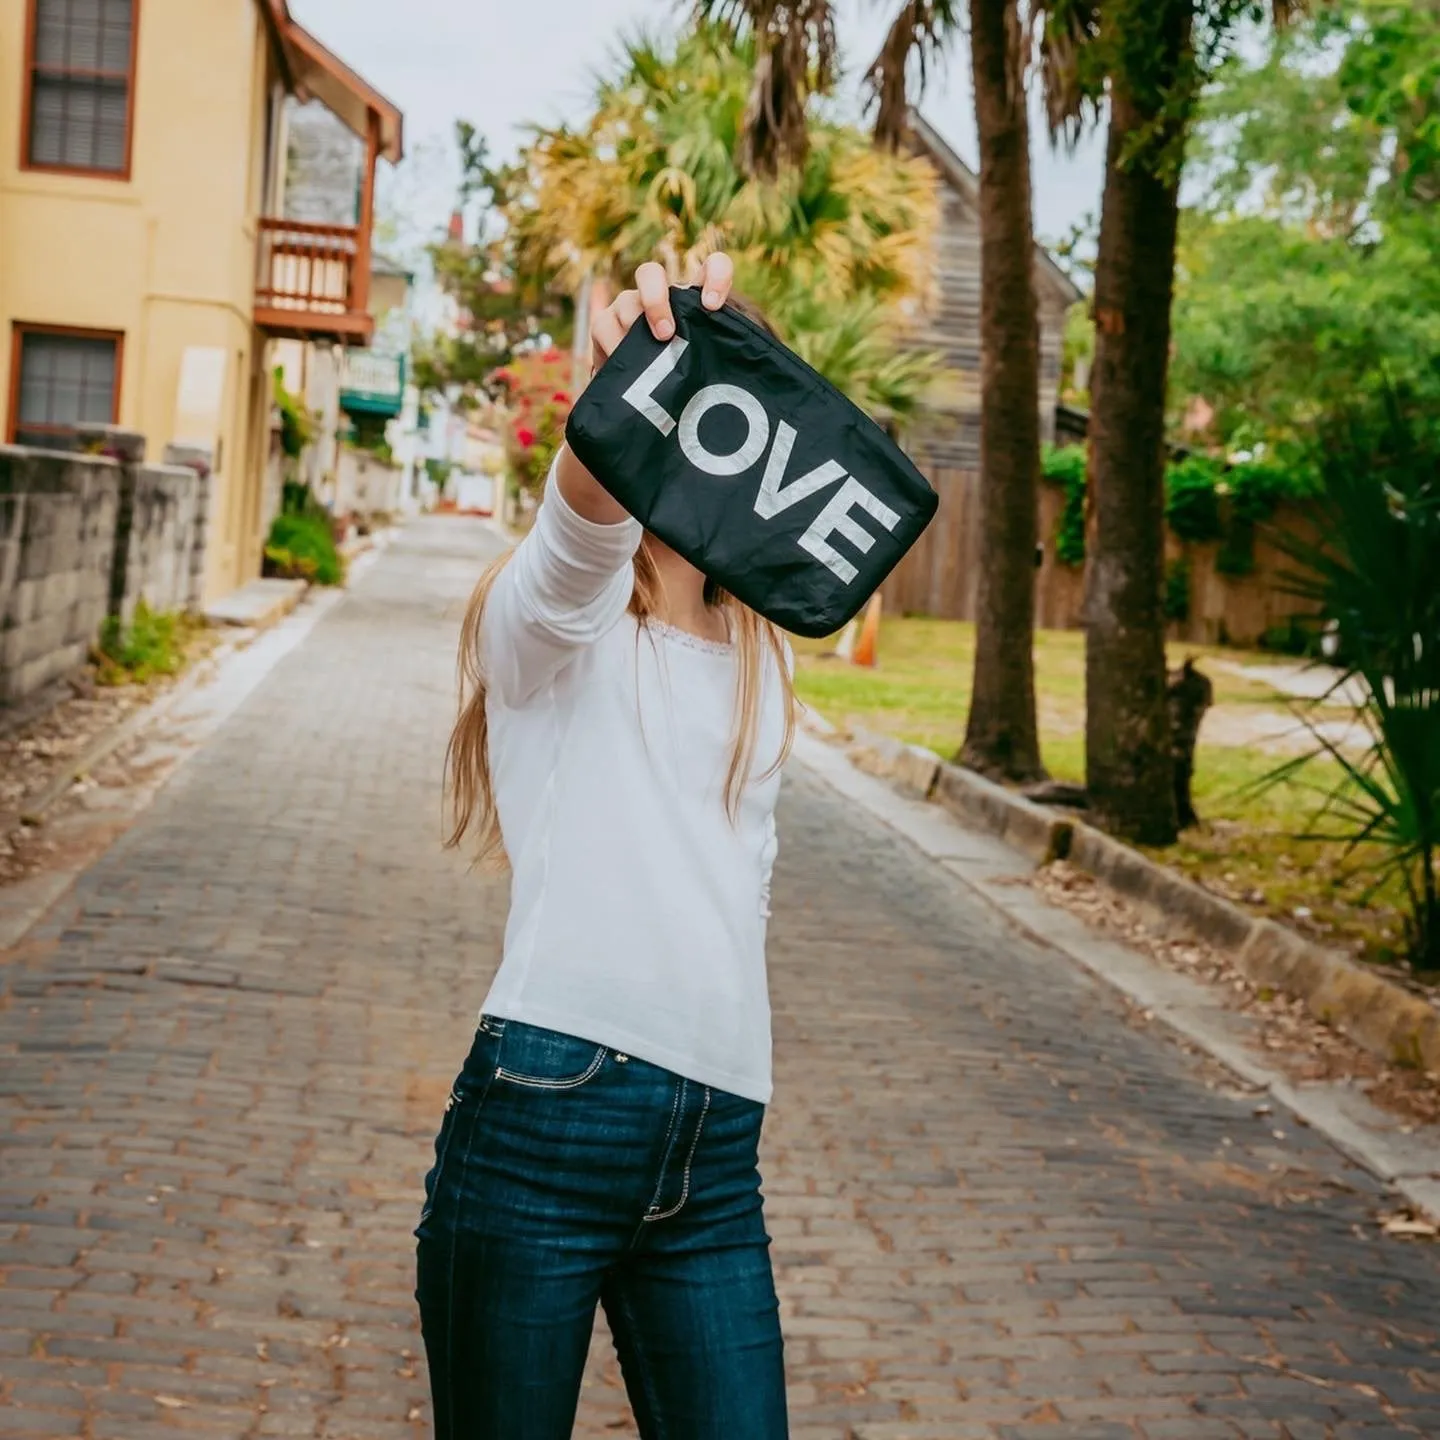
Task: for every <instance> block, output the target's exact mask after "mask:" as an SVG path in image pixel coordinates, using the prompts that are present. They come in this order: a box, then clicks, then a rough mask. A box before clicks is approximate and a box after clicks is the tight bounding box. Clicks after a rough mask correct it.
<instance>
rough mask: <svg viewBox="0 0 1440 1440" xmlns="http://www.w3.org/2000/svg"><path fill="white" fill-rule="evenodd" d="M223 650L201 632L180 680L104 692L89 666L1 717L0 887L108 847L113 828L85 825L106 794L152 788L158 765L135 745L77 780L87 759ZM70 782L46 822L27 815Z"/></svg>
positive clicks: (109, 688)
mask: <svg viewBox="0 0 1440 1440" xmlns="http://www.w3.org/2000/svg"><path fill="white" fill-rule="evenodd" d="M218 643H219V642H218V638H217V637H214V636H212V635H209V634H206V633H204V632H200V633H197V635H196V636H195V637H194V639H193V641H192V643H191V644H190V646H189V647H188V650H189V653H188V655H187V662H188V663H187V665H186V668H185V670H184V671H182V672H181V675H179V676H173V677H168V678H165V679H160V680H155V681H152V682H151V683H149V684H146V685H114V686H107V685H98V684H97V683H96V681H95V672H94V670H93V669H92V668H90V667H87V668H86V669H85V670H84V671H82V672H81V673H80V674H79V675H76V676H75V677H73V678H72V679H71V680H69V681H67V682H66V683H65V684H63V685H61V686H58V687H56V688H55V689H54V690H53V691H52V692H50V694H49V695H48V696H45V697H37V701H36V702H32V703H31V705H29V706H28V707H27V708H26V710H24V711H23V712H17V711H10V712H5V711H3V710H0V816H3V817H4V821H3V822H0V828H5V827H8V828H5V833H4V834H0V885H10V884H13V883H15V882H16V881H17V880H22V879H26V878H28V877H29V876H32V875H35V874H37V873H40V872H41V871H44V870H49V869H53V868H54V867H56V866H58V865H64V864H71V863H74V861H75V860H76V859H77V857H79V856H87V857H88V855H89V854H90V853H91V852H92V851H93V849H94V847H95V846H96V845H97V844H98V845H101V848H103V844H102V841H103V839H104V835H105V834H106V833H108V827H107V826H106V825H105V823H104V822H103V821H101V823H99V824H86V823H85V822H86V820H87V819H90V820H98V819H99V818H100V817H98V816H96V815H95V814H94V812H95V811H97V810H101V811H103V810H105V809H107V808H109V807H108V805H107V803H106V792H108V793H109V794H110V795H112V796H113V795H114V794H115V793H116V792H118V791H122V790H125V789H128V788H131V787H134V786H137V785H141V784H144V783H146V782H147V781H149V780H150V779H151V778H152V775H151V773H150V772H151V771H152V770H153V769H154V766H153V764H142V763H139V762H138V759H137V757H138V753H139V751H138V747H137V746H136V745H135V744H134V743H133V742H127V743H126V744H125V745H123V746H122V747H121V748H120V749H119V750H118V751H116V752H115V753H114V754H113V755H110V756H108V757H106V759H105V760H103V761H101V762H100V764H98V765H97V766H96V767H95V771H94V773H93V774H87V775H80V774H77V773H76V771H77V767H78V765H79V763H80V761H81V759H82V757H83V756H84V755H85V754H86V753H87V752H88V751H89V750H90V749H91V747H92V746H94V745H95V744H96V743H97V742H98V741H99V740H101V739H102V738H103V737H104V736H105V735H107V734H109V733H110V732H111V731H113V730H114V729H115V728H116V727H117V726H119V725H121V724H123V723H124V722H125V721H126V720H128V719H129V718H130V717H131V716H132V715H135V714H136V713H137V712H139V711H140V710H142V709H144V708H145V707H146V706H148V705H151V704H153V703H154V702H155V701H156V700H158V699H159V698H160V697H161V696H162V695H164V694H165V693H166V692H167V691H169V690H171V689H173V688H174V686H175V685H176V684H177V683H179V680H180V679H181V677H182V676H183V675H184V674H187V673H189V672H190V671H191V670H193V668H194V666H195V664H196V663H198V662H200V661H201V660H203V659H204V658H205V657H206V656H207V655H209V654H210V653H211V652H212V651H213V650H214V648H215V646H216V645H217V644H218ZM46 701H48V702H49V703H45V702H46ZM67 776H68V778H70V780H71V782H72V783H71V785H70V788H69V789H68V790H67V791H66V792H65V793H64V794H62V795H61V797H60V798H59V799H58V800H56V801H55V802H54V803H53V805H51V806H50V808H49V809H48V810H47V812H46V813H45V814H44V815H43V816H40V815H32V814H27V813H26V812H27V806H30V805H33V804H34V803H35V801H36V798H37V797H38V796H39V795H40V794H41V793H42V792H43V791H44V790H46V789H47V787H49V786H51V785H53V784H54V783H55V782H57V781H60V780H62V779H64V778H67ZM81 832H84V833H83V838H82V834H81ZM77 847H78V850H77Z"/></svg>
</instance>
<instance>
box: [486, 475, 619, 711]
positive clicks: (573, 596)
mask: <svg viewBox="0 0 1440 1440" xmlns="http://www.w3.org/2000/svg"><path fill="white" fill-rule="evenodd" d="M641 534H642V531H641V527H640V522H639V521H638V520H631V519H627V520H623V521H621V522H620V524H618V525H597V524H596V523H595V522H594V521H592V520H586V519H584V518H583V517H582V516H580V515H578V514H576V512H575V511H574V510H572V509H571V508H570V506H569V505H568V504H567V503H566V501H565V497H564V496H563V495H562V494H561V493H560V486H559V483H558V482H557V480H556V478H555V468H554V466H552V467H551V469H550V475H549V478H548V479H547V480H546V482H545V498H544V500H543V502H542V503H541V505H540V509H539V512H538V514H537V515H536V517H535V524H534V527H533V528H532V529H531V531H530V533H529V534H528V535H527V536H526V537H525V538H524V539H523V540H522V541H521V542H520V544H519V545H518V546H516V548H515V553H514V555H512V556H511V558H510V563H509V564H508V565H506V566H505V568H504V569H503V570H501V572H500V574H499V575H498V576H497V577H496V580H495V584H494V587H493V588H492V589H491V591H490V595H489V598H488V599H487V600H486V602H485V613H484V616H483V617H482V619H481V622H480V663H481V667H482V669H483V671H484V674H485V681H486V684H487V686H488V687H489V688H490V691H491V693H492V694H493V695H494V696H495V697H496V698H497V699H498V700H500V701H501V702H502V703H504V704H506V705H521V704H523V703H524V702H525V701H526V700H528V699H529V698H530V697H531V696H532V695H534V694H535V692H536V691H537V690H539V689H540V688H541V687H542V686H543V685H545V684H546V683H547V682H548V681H549V680H551V679H552V678H553V677H554V675H555V674H556V672H557V671H559V670H560V669H561V668H562V667H563V666H564V665H565V664H566V663H567V661H569V660H570V659H572V658H573V656H574V655H575V654H576V652H577V651H579V650H581V649H583V648H585V647H586V646H588V645H593V644H594V643H595V642H596V641H597V640H599V639H600V637H601V636H602V635H604V634H605V633H606V632H607V631H609V630H610V629H611V628H612V627H613V626H614V625H615V624H616V623H617V622H618V621H619V619H620V617H621V616H622V615H624V613H625V610H626V607H627V606H628V605H629V603H630V595H631V591H632V590H633V589H634V585H635V569H634V559H635V552H636V550H638V549H639V548H640V538H641Z"/></svg>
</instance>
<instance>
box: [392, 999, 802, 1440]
mask: <svg viewBox="0 0 1440 1440" xmlns="http://www.w3.org/2000/svg"><path fill="white" fill-rule="evenodd" d="M763 1115H764V1107H763V1106H762V1105H759V1104H757V1103H756V1102H754V1101H752V1100H743V1099H740V1098H739V1097H738V1096H735V1095H729V1094H726V1093H725V1092H724V1091H720V1090H712V1089H708V1088H707V1087H706V1086H704V1085H697V1084H696V1083H695V1082H694V1081H687V1080H683V1079H681V1078H680V1077H679V1076H678V1075H674V1074H671V1073H670V1072H669V1071H668V1070H662V1069H660V1068H659V1067H658V1066H655V1065H650V1064H647V1063H646V1062H645V1061H643V1060H637V1059H635V1058H634V1057H633V1056H627V1055H623V1054H620V1053H618V1052H616V1051H613V1050H610V1049H608V1048H607V1047H605V1046H603V1045H596V1044H594V1043H593V1042H591V1041H588V1040H577V1039H575V1038H574V1037H573V1036H569V1035H561V1034H558V1033H556V1032H555V1031H552V1030H542V1029H539V1028H537V1027H535V1026H533V1025H522V1024H520V1023H519V1022H517V1021H514V1020H501V1019H496V1018H493V1017H490V1016H486V1017H484V1018H483V1019H482V1020H481V1024H480V1029H479V1030H478V1032H477V1033H476V1036H475V1043H474V1046H473V1047H472V1049H471V1051H470V1056H469V1058H468V1059H467V1060H466V1062H465V1068H464V1069H463V1070H462V1071H461V1073H460V1078H459V1079H458V1080H457V1081H456V1082H455V1088H454V1090H453V1092H452V1093H451V1097H450V1103H449V1105H448V1106H447V1108H446V1112H445V1118H444V1121H443V1122H442V1124H441V1126H440V1133H439V1135H438V1136H437V1137H436V1141H435V1166H434V1168H433V1169H432V1170H431V1172H430V1174H429V1176H428V1177H427V1178H426V1181H425V1206H424V1209H423V1210H422V1212H421V1216H420V1224H419V1227H418V1229H417V1230H416V1232H415V1233H416V1236H417V1238H418V1241H419V1255H418V1284H417V1289H416V1298H417V1299H418V1300H419V1302H420V1320H421V1326H422V1329H423V1331H424V1336H425V1350H426V1355H427V1357H428V1360H429V1365H430V1385H431V1390H432V1393H433V1395H434V1401H435V1433H436V1436H437V1440H568V1437H569V1435H570V1432H571V1428H572V1426H573V1425H574V1421H575V1410H576V1404H577V1402H578V1399H579V1395H580V1383H581V1379H582V1376H583V1373H584V1369H585V1358H586V1354H587V1351H588V1349H589V1344H590V1336H591V1331H592V1329H593V1326H594V1321H595V1307H596V1305H597V1304H600V1305H603V1306H604V1307H605V1317H606V1320H607V1321H608V1322H609V1325H610V1330H611V1333H612V1334H613V1336H614V1338H615V1348H616V1350H617V1351H618V1352H619V1356H620V1365H621V1369H622V1371H623V1373H624V1376H625V1387H626V1390H627V1391H628V1392H629V1396H630V1403H631V1407H632V1408H633V1409H634V1411H635V1417H636V1420H637V1422H638V1424H639V1427H640V1434H641V1436H642V1437H643V1440H784V1437H785V1435H786V1434H787V1425H786V1416H785V1371H784V1362H783V1357H782V1352H781V1341H780V1322H779V1309H778V1306H777V1304H776V1299H775V1284H774V1280H773V1277H772V1275H771V1270H770V1252H769V1244H770V1241H769V1237H768V1236H767V1235H766V1233H765V1226H764V1220H763V1217H762V1215H761V1198H760V1175H759V1171H758V1169H757V1168H756V1155H757V1149H758V1146H759V1140H760V1123H761V1119H762V1117H763Z"/></svg>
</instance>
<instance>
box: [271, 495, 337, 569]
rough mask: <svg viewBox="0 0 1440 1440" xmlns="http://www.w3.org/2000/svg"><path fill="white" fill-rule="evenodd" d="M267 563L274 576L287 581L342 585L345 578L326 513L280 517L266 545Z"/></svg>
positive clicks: (286, 514)
mask: <svg viewBox="0 0 1440 1440" xmlns="http://www.w3.org/2000/svg"><path fill="white" fill-rule="evenodd" d="M265 561H266V568H267V570H268V571H269V573H270V574H272V575H278V576H280V577H281V578H282V579H285V580H309V581H311V582H312V583H313V584H316V585H339V584H342V583H343V582H344V579H345V563H344V561H343V560H342V559H341V557H340V552H339V551H338V550H337V549H336V548H335V535H334V532H333V531H332V530H331V528H330V517H329V516H328V515H326V514H325V513H324V512H323V511H321V512H320V513H319V514H315V513H313V512H309V513H301V514H296V513H293V512H285V511H282V512H281V513H280V514H279V515H277V516H276V517H275V520H274V523H273V524H272V525H271V526H270V535H269V538H268V539H267V540H266V542H265Z"/></svg>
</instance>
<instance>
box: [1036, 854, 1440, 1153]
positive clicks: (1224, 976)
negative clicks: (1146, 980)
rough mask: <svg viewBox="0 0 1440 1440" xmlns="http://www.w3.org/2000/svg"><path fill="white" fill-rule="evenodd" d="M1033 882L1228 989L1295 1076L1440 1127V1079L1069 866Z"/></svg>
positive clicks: (1100, 927) (1090, 918) (1108, 928)
mask: <svg viewBox="0 0 1440 1440" xmlns="http://www.w3.org/2000/svg"><path fill="white" fill-rule="evenodd" d="M1031 883H1032V884H1033V886H1034V887H1035V889H1036V890H1038V891H1039V892H1040V894H1042V895H1043V896H1044V897H1045V898H1046V899H1047V900H1049V901H1050V902H1051V903H1052V904H1055V905H1059V906H1061V907H1062V908H1064V909H1066V910H1068V911H1070V912H1071V914H1073V915H1075V916H1077V917H1078V918H1079V919H1081V920H1083V921H1085V923H1086V924H1087V925H1089V926H1090V927H1091V928H1092V929H1095V930H1097V931H1099V932H1100V933H1101V934H1104V935H1107V936H1110V937H1112V938H1113V939H1116V940H1120V941H1123V942H1124V943H1125V944H1127V945H1129V946H1131V947H1132V948H1133V949H1136V950H1139V951H1140V952H1141V953H1142V954H1145V955H1148V956H1150V957H1151V959H1153V960H1157V961H1159V962H1160V963H1161V964H1163V965H1168V966H1169V967H1170V968H1171V969H1173V970H1178V971H1180V972H1182V973H1183V974H1186V975H1189V976H1191V977H1193V978H1194V979H1196V980H1200V981H1203V982H1205V983H1206V984H1208V985H1210V986H1213V987H1214V988H1215V989H1217V990H1219V991H1221V992H1223V994H1224V995H1225V999H1226V1003H1227V1005H1228V1006H1229V1007H1230V1008H1232V1009H1235V1010H1239V1011H1241V1012H1243V1013H1244V1014H1246V1015H1249V1016H1250V1017H1251V1018H1252V1019H1254V1020H1255V1021H1256V1023H1257V1026H1258V1033H1259V1041H1260V1044H1261V1045H1262V1046H1263V1047H1264V1049H1265V1052H1266V1055H1267V1057H1268V1059H1269V1060H1270V1061H1271V1062H1272V1063H1273V1064H1275V1065H1276V1066H1278V1067H1279V1068H1280V1069H1281V1070H1283V1071H1284V1072H1285V1073H1286V1074H1287V1075H1288V1076H1289V1077H1290V1078H1291V1079H1293V1080H1297V1081H1306V1080H1311V1081H1314V1080H1331V1081H1349V1082H1352V1083H1353V1084H1355V1085H1356V1086H1357V1087H1358V1088H1360V1089H1361V1090H1363V1092H1364V1093H1365V1094H1366V1095H1367V1096H1368V1097H1369V1098H1370V1100H1371V1101H1372V1102H1374V1103H1375V1104H1376V1105H1378V1106H1380V1107H1382V1108H1383V1109H1386V1110H1388V1111H1390V1112H1391V1113H1392V1114H1396V1115H1400V1116H1402V1117H1404V1119H1405V1120H1406V1121H1407V1122H1411V1123H1413V1124H1420V1125H1429V1124H1437V1123H1440V1075H1436V1074H1433V1073H1429V1072H1420V1071H1414V1070H1404V1069H1397V1068H1396V1067H1394V1066H1391V1065H1387V1064H1386V1063H1385V1061H1383V1060H1382V1059H1380V1058H1379V1057H1378V1056H1376V1055H1372V1054H1371V1053H1370V1052H1369V1051H1368V1050H1365V1049H1363V1048H1362V1047H1361V1046H1359V1045H1357V1044H1356V1043H1355V1042H1354V1041H1353V1040H1350V1039H1349V1038H1348V1037H1346V1036H1344V1035H1342V1034H1340V1032H1339V1031H1337V1030H1333V1029H1331V1028H1330V1027H1329V1026H1328V1025H1326V1024H1324V1023H1323V1022H1322V1021H1320V1020H1318V1019H1316V1018H1315V1017H1314V1016H1313V1015H1311V1013H1310V1012H1309V1011H1308V1010H1307V1009H1306V1008H1305V1005H1304V1003H1303V1002H1302V1001H1299V1000H1293V999H1291V998H1289V997H1288V996H1284V995H1279V994H1277V993H1275V992H1274V991H1272V990H1269V989H1266V988H1265V987H1262V986H1257V985H1256V984H1255V983H1254V982H1253V981H1251V980H1250V979H1249V978H1248V977H1247V976H1245V975H1244V974H1242V973H1241V971H1240V970H1239V969H1238V968H1237V967H1236V966H1235V965H1234V964H1233V963H1232V962H1231V961H1230V960H1229V959H1228V958H1227V957H1226V956H1225V955H1224V954H1222V953H1221V952H1220V951H1218V950H1216V949H1214V948H1213V947H1212V946H1209V945H1202V944H1198V943H1196V942H1193V941H1186V940H1171V939H1166V938H1164V937H1163V936H1160V935H1157V934H1156V933H1155V932H1154V931H1153V930H1151V929H1150V928H1149V927H1148V926H1146V924H1145V923H1144V921H1143V920H1142V919H1141V918H1140V915H1139V913H1138V912H1137V911H1136V910H1135V908H1134V907H1133V906H1131V905H1130V904H1128V903H1127V902H1126V901H1124V900H1122V899H1121V898H1120V897H1118V896H1116V895H1115V894H1113V893H1112V892H1111V891H1109V890H1107V889H1105V888H1104V887H1103V886H1101V885H1099V884H1098V883H1097V882H1096V881H1095V880H1094V879H1093V878H1092V877H1091V876H1089V875H1086V874H1084V873H1083V872H1082V871H1079V870H1076V869H1075V868H1074V867H1073V866H1071V865H1069V864H1066V863H1065V862H1064V861H1059V862H1057V863H1055V864H1053V865H1048V866H1046V867H1045V868H1044V869H1042V870H1039V871H1037V872H1036V874H1035V876H1034V878H1033V880H1032V881H1031Z"/></svg>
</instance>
